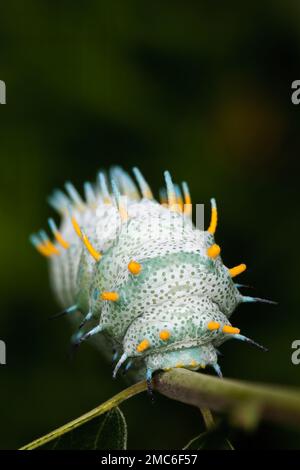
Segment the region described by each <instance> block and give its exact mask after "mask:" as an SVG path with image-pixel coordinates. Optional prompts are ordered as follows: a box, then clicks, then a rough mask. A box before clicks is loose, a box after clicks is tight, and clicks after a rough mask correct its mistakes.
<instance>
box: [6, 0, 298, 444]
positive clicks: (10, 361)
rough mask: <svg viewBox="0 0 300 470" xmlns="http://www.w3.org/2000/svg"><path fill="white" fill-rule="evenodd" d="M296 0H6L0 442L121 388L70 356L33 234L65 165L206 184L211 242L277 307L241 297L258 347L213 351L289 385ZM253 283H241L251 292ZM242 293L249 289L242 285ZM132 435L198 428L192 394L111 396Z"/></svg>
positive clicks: (239, 438) (257, 436)
mask: <svg viewBox="0 0 300 470" xmlns="http://www.w3.org/2000/svg"><path fill="white" fill-rule="evenodd" d="M299 21H300V6H299V2H296V1H290V0H287V1H285V2H276V1H275V2H274V1H271V0H269V1H251V2H250V1H249V2H237V1H233V2H214V1H211V0H209V1H208V0H206V1H201V2H192V1H185V2H180V1H176V0H173V1H172V2H168V1H165V2H156V1H152V2H140V1H138V0H136V1H131V2H124V1H118V0H114V1H112V2H109V1H106V2H100V1H96V0H94V1H89V2H74V1H70V0H69V1H59V2H57V1H53V0H51V1H50V0H48V1H45V0H44V1H38V0H27V1H26V2H21V1H20V2H16V1H10V2H4V3H3V4H2V5H1V15H0V79H1V80H4V81H5V82H6V86H7V104H6V105H5V106H1V108H0V112H1V125H0V149H1V157H0V174H1V184H0V192H1V231H0V236H1V243H0V250H1V253H0V259H1V271H0V285H1V317H0V318H1V320H0V338H1V339H2V340H4V341H5V342H6V345H7V365H6V366H1V367H0V390H1V405H0V419H1V428H0V447H1V448H2V449H4V448H16V447H18V446H21V445H22V444H25V443H26V442H27V441H30V440H32V439H33V438H35V437H38V436H39V435H41V434H43V433H46V432H48V431H50V430H52V429H53V428H55V427H57V426H59V425H61V424H64V423H65V422H67V421H68V420H70V419H72V418H75V417H77V416H79V415H80V414H82V413H83V412H85V411H88V410H89V409H91V408H93V407H95V406H96V405H98V404H100V403H101V402H102V401H104V400H105V399H107V398H109V397H110V396H111V395H113V394H115V393H116V392H118V391H120V390H121V389H122V388H123V387H124V382H123V381H122V379H121V378H119V379H118V380H116V381H113V380H112V378H111V365H110V364H107V363H106V362H105V360H104V359H103V358H102V357H101V356H100V354H99V353H98V351H97V350H96V349H94V348H93V347H92V346H90V345H88V344H85V345H83V346H82V347H81V348H80V351H79V353H78V354H77V356H76V358H75V360H73V361H71V360H70V358H69V355H68V350H69V337H70V334H71V327H70V324H69V323H68V321H67V320H66V319H64V318H62V319H59V320H56V321H49V320H48V317H49V316H50V315H52V314H53V313H55V312H57V311H58V306H57V304H56V302H55V300H54V298H53V295H52V293H51V291H50V287H49V281H48V273H47V266H46V262H45V260H44V259H43V258H42V257H40V256H39V255H38V254H37V253H36V252H35V251H34V250H33V249H32V247H31V246H30V245H29V243H28V236H29V234H30V233H31V232H33V231H36V230H38V229H40V228H42V227H46V221H47V217H49V216H50V215H53V213H52V211H51V209H50V208H49V207H48V205H47V204H46V197H47V195H49V193H50V192H51V191H52V189H53V188H55V187H60V186H62V185H63V183H64V182H65V181H66V180H71V181H73V182H74V183H75V184H76V185H77V187H78V188H81V187H82V183H83V181H84V180H86V179H94V177H95V175H96V171H97V170H99V169H100V168H103V167H104V168H105V167H109V166H110V165H112V164H120V165H122V166H123V167H124V168H126V169H128V170H130V169H131V167H132V166H134V165H138V166H139V167H140V169H141V170H142V171H143V173H144V175H145V176H146V177H147V179H148V181H149V182H150V183H151V185H152V187H153V189H154V190H155V191H157V190H158V188H159V187H160V186H161V185H162V183H163V171H164V170H165V169H169V170H170V171H171V173H172V175H173V177H174V180H176V181H182V180H187V181H188V183H189V185H190V188H191V191H192V196H193V201H194V202H195V203H202V202H204V203H206V206H207V207H206V211H207V212H206V214H207V217H206V219H207V220H208V214H209V204H208V203H209V198H210V197H211V196H215V197H216V198H217V201H218V206H219V216H220V222H219V227H218V232H217V243H219V244H220V245H221V246H222V249H223V259H224V262H225V264H227V265H228V266H233V265H236V264H239V263H240V262H245V263H247V265H248V270H247V272H246V273H245V274H243V275H241V276H240V278H239V280H240V282H244V283H247V284H250V285H252V286H255V290H254V291H253V292H254V294H253V295H257V296H262V297H266V298H271V299H274V300H278V301H279V302H280V304H279V306H277V307H274V306H269V305H243V306H241V307H240V308H239V309H238V310H237V311H236V312H235V314H234V316H233V323H234V324H235V325H237V326H239V327H240V328H241V329H242V331H243V332H244V333H245V334H246V335H247V336H249V337H251V338H254V339H256V340H257V341H258V342H261V343H263V344H265V345H266V346H268V347H269V349H270V351H269V353H267V354H263V353H261V352H260V351H258V350H255V349H253V348H251V347H248V346H247V345H245V344H239V343H234V344H233V343H231V342H230V343H229V344H226V345H225V346H224V347H223V348H222V351H223V352H224V357H223V358H221V361H220V362H221V367H222V369H223V373H224V375H225V376H229V377H236V378H239V379H244V380H252V381H262V382H266V383H270V384H286V385H296V386H299V385H300V365H299V366H298V367H297V366H294V365H292V363H291V353H292V349H291V343H292V341H293V340H294V339H299V338H300V314H299V249H298V233H299V216H298V205H299V166H298V159H299V142H298V140H299V139H298V135H299V117H300V106H299V107H297V106H295V105H293V104H292V102H291V83H292V81H293V80H296V79H300V77H299V64H300V33H299V31H300V29H299ZM251 292H252V291H251ZM251 292H250V291H249V295H251ZM122 409H123V411H124V413H125V415H126V417H127V420H128V425H129V447H131V448H147V449H151V448H171V449H172V448H182V446H183V445H185V444H186V443H187V441H188V440H189V439H191V438H192V437H194V436H195V435H196V434H197V433H199V432H200V431H201V429H203V427H202V426H203V425H202V420H201V416H200V414H199V413H198V411H197V410H195V409H193V408H191V407H188V406H185V405H181V404H179V403H175V402H171V401H170V400H167V399H165V398H163V397H161V396H157V399H156V403H155V404H154V405H152V404H151V403H150V402H149V399H148V398H147V396H146V395H142V396H139V397H136V398H134V399H132V400H131V401H129V402H128V403H126V404H125V405H124V406H122ZM299 438H300V433H299V432H297V431H296V430H291V429H286V428H285V429H283V428H280V427H279V426H273V425H266V424H262V425H261V426H260V427H259V429H258V430H257V431H255V432H254V433H253V434H251V435H246V434H244V433H242V432H235V433H234V434H233V444H234V445H235V446H236V447H237V448H269V449H273V448H295V447H300V439H299Z"/></svg>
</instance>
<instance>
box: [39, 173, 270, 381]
mask: <svg viewBox="0 0 300 470" xmlns="http://www.w3.org/2000/svg"><path fill="white" fill-rule="evenodd" d="M133 173H134V176H135V179H136V181H137V185H136V184H135V182H134V180H133V179H132V178H131V177H130V176H129V175H128V174H127V173H126V172H124V171H123V170H122V169H121V168H119V167H116V168H113V169H112V170H111V171H110V178H108V177H107V176H106V174H104V173H100V174H99V175H98V178H97V183H96V184H91V183H85V185H84V192H85V197H84V198H82V197H81V196H80V194H79V193H78V192H77V190H76V189H75V188H74V186H73V185H72V184H71V183H66V185H65V189H66V193H67V194H65V193H63V192H61V191H55V192H54V193H53V195H52V196H51V197H50V199H49V202H50V204H51V205H52V207H53V208H55V209H56V210H57V211H58V212H59V214H60V215H61V223H60V226H59V228H58V226H57V225H56V223H55V222H54V220H53V219H50V220H49V226H50V229H51V231H52V234H53V237H54V241H51V240H50V238H49V237H48V235H47V234H46V233H45V232H44V231H41V232H39V233H38V234H36V235H32V237H31V241H32V243H33V244H34V246H35V247H36V248H37V250H38V251H39V252H40V253H41V254H43V255H44V256H46V257H48V258H49V261H50V274H51V282H52V286H53V290H54V293H55V295H56V297H57V299H58V301H59V303H60V305H61V306H62V307H63V308H64V313H67V314H69V315H72V316H74V314H75V312H80V314H81V323H80V325H79V329H78V331H77V333H76V335H75V339H73V340H74V341H75V343H76V344H79V343H81V342H82V341H84V340H86V339H88V338H90V337H94V338H97V340H98V338H99V344H101V345H104V346H103V347H104V348H106V347H107V344H109V343H110V344H111V346H112V348H113V349H114V350H115V355H114V356H115V357H114V360H117V359H118V361H117V363H116V365H115V368H114V372H113V376H114V377H115V376H116V374H117V372H118V370H119V368H120V367H121V366H122V364H124V363H125V368H126V370H127V369H128V368H129V367H131V366H132V367H136V368H139V369H140V370H144V371H145V372H146V378H147V381H148V385H149V387H151V378H152V374H153V372H154V371H156V370H158V369H164V370H166V369H169V368H173V367H185V368H188V369H191V370H198V369H199V368H205V367H206V366H212V367H213V368H214V369H215V371H216V372H217V374H219V375H221V370H220V367H219V365H218V350H217V348H218V347H219V346H220V345H221V344H222V343H224V342H225V341H227V340H228V339H230V338H233V339H237V340H242V341H246V342H248V343H251V344H254V345H256V346H258V347H259V348H261V349H265V348H263V347H262V346H260V345H258V344H257V343H255V342H254V341H252V340H251V339H249V338H247V337H245V336H243V335H241V334H240V330H239V329H238V328H236V327H234V326H232V325H231V323H230V322H229V318H230V316H231V314H232V313H233V311H234V310H235V308H236V307H237V306H238V305H239V304H240V303H243V302H255V301H263V302H269V303H272V302H271V301H267V300H264V299H259V298H256V297H249V296H244V295H242V294H241V293H240V292H239V290H238V289H239V287H241V285H238V284H234V282H233V278H234V277H235V276H237V275H238V274H240V273H242V272H243V271H244V270H245V269H246V266H245V264H240V265H238V266H236V267H234V268H230V269H229V268H227V267H226V266H224V264H223V262H222V258H221V255H220V252H221V249H220V247H219V246H218V245H217V244H216V243H215V240H214V234H215V231H216V227H217V207H216V202H215V200H214V199H211V221H210V225H209V228H208V229H207V230H206V231H205V230H201V229H199V228H197V227H196V226H194V225H193V223H192V220H191V215H192V204H191V198H190V194H189V190H188V186H187V184H186V183H183V184H182V190H181V189H180V187H179V186H177V185H175V184H173V182H172V179H171V176H170V174H169V172H165V181H166V189H165V190H162V192H161V202H160V203H159V202H157V201H156V200H155V199H154V198H153V195H152V192H151V189H150V187H149V186H148V184H147V182H146V181H145V179H144V177H143V176H142V174H141V173H140V171H139V170H138V169H137V168H134V169H133ZM108 181H109V182H110V184H108ZM137 186H138V187H137ZM96 335H97V336H96ZM98 335H99V336H98ZM101 337H102V338H101ZM100 338H101V339H100ZM103 338H104V340H105V342H103Z"/></svg>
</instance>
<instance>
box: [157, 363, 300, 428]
mask: <svg viewBox="0 0 300 470" xmlns="http://www.w3.org/2000/svg"><path fill="white" fill-rule="evenodd" d="M154 387H155V389H156V390H158V391H159V392H160V393H162V394H163V395H165V396H167V397H169V398H172V399H174V400H178V401H181V402H183V403H188V404H190V405H195V406H197V407H198V408H203V407H206V408H210V409H212V410H216V411H226V412H228V413H229V414H230V417H232V418H234V424H237V425H242V426H243V427H247V426H248V425H249V427H251V426H253V423H255V422H257V421H258V420H259V419H260V418H264V419H266V420H270V421H277V422H279V423H285V424H294V425H298V426H299V424H300V390H299V389H288V388H283V387H279V386H274V385H259V384H253V383H249V382H240V381H238V380H233V379H224V378H222V379H220V378H217V377H214V376H211V375H206V374H201V373H195V372H192V371H189V370H187V369H172V370H170V371H168V372H161V373H159V374H158V375H156V377H155V378H154Z"/></svg>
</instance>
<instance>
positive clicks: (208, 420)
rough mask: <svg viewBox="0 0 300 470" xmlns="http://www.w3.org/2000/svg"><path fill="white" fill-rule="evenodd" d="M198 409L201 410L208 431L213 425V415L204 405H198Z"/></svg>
mask: <svg viewBox="0 0 300 470" xmlns="http://www.w3.org/2000/svg"><path fill="white" fill-rule="evenodd" d="M200 411H201V414H202V417H203V421H204V424H205V427H206V429H207V430H208V431H209V430H210V429H212V428H213V427H214V425H215V422H214V418H213V415H212V414H211V411H210V409H209V408H206V407H204V406H200Z"/></svg>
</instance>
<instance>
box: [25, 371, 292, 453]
mask: <svg viewBox="0 0 300 470" xmlns="http://www.w3.org/2000/svg"><path fill="white" fill-rule="evenodd" d="M153 384H154V388H155V389H156V390H157V391H158V392H160V393H162V394H163V395H165V396H167V397H169V398H172V399H173V400H178V401H181V402H183V403H187V404H189V405H194V406H197V407H198V408H200V410H201V412H202V415H203V419H204V421H205V425H206V427H207V429H208V430H209V429H211V427H212V426H213V425H214V420H213V417H212V414H211V412H210V409H212V410H216V411H225V412H228V413H229V414H230V417H231V418H232V420H233V419H234V424H236V425H238V426H243V427H245V428H248V429H250V428H251V427H253V426H254V425H255V424H256V423H257V422H258V421H259V419H260V418H264V419H267V420H270V421H277V422H279V423H283V424H295V425H298V426H299V425H300V390H297V389H288V388H283V387H279V386H270V385H259V384H252V383H249V382H240V381H238V380H232V379H220V378H217V377H214V376H211V375H206V374H201V373H196V372H192V371H189V370H187V369H172V370H170V371H168V372H161V373H159V374H157V375H156V376H155V377H154V379H153ZM146 389H147V384H146V381H142V382H138V383H136V384H134V385H132V386H131V387H128V388H126V389H125V390H123V391H122V392H120V393H118V394H117V395H115V396H114V397H113V398H111V399H109V400H107V401H106V402H104V403H102V405H100V406H98V407H97V408H94V409H93V410H91V411H89V412H88V413H85V414H84V415H82V416H80V417H79V418H77V419H74V420H73V421H71V422H70V423H67V424H65V425H64V426H61V427H60V428H57V429H55V430H54V431H52V432H50V433H49V434H46V435H45V436H43V437H40V438H39V439H36V440H35V441H33V442H31V443H30V444H27V445H25V446H24V447H21V449H20V450H32V449H36V448H37V447H40V446H43V445H44V444H46V443H48V442H50V441H52V440H54V439H57V438H58V437H60V436H62V435H63V434H65V433H67V432H69V431H72V430H73V429H75V428H77V427H79V426H81V425H82V424H84V423H86V422H88V421H90V420H91V419H93V418H96V417H97V416H100V415H101V414H103V413H106V412H107V411H109V410H111V409H112V408H114V407H116V406H118V405H119V404H120V403H122V402H123V401H124V400H127V399H128V398H131V397H132V396H134V395H137V394H138V393H141V392H143V391H145V390H146Z"/></svg>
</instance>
